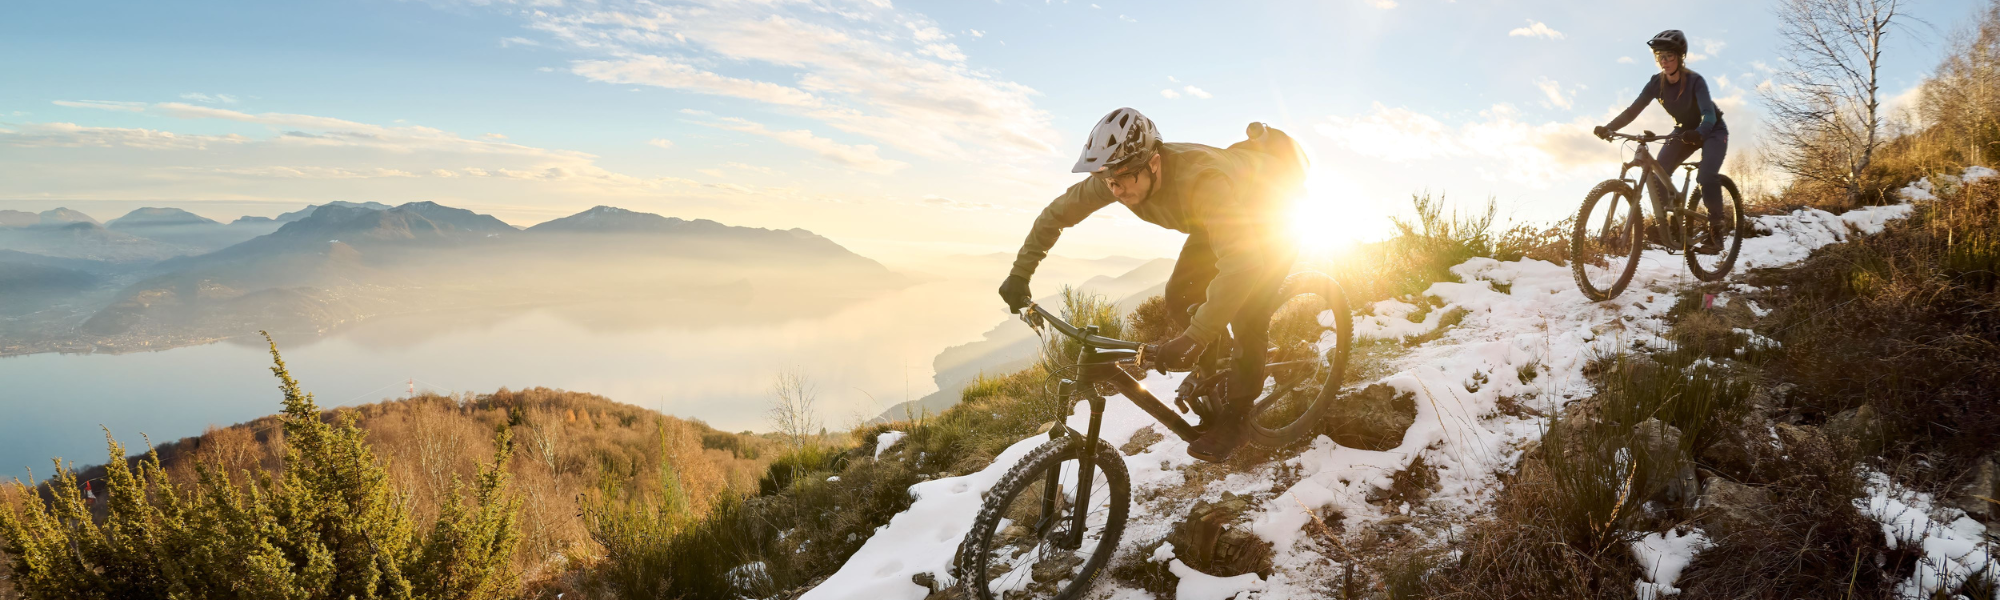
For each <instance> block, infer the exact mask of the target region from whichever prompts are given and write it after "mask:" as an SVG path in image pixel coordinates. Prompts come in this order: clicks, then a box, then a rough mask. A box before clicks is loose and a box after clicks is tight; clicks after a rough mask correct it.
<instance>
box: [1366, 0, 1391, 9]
mask: <svg viewBox="0 0 2000 600" xmlns="http://www.w3.org/2000/svg"><path fill="white" fill-rule="evenodd" d="M1368 3H1369V4H1371V5H1374V6H1375V8H1379V9H1382V10H1389V9H1391V8H1395V7H1396V0H1368Z"/></svg>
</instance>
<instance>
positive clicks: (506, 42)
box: [500, 36, 542, 48]
mask: <svg viewBox="0 0 2000 600" xmlns="http://www.w3.org/2000/svg"><path fill="white" fill-rule="evenodd" d="M540 45H542V43H541V42H537V41H535V40H531V39H528V38H524V37H518V36H517V37H509V38H501V39H500V47H501V48H506V47H509V46H540Z"/></svg>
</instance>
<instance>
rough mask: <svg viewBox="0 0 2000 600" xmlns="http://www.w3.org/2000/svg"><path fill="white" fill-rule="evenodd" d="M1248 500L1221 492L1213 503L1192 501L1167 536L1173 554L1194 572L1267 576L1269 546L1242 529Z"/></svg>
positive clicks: (1218, 574) (1219, 574)
mask: <svg viewBox="0 0 2000 600" xmlns="http://www.w3.org/2000/svg"><path fill="white" fill-rule="evenodd" d="M1250 508H1251V504H1250V499H1249V498H1246V497H1243V496H1238V495H1236V494H1232V493H1228V492H1224V493H1223V494H1222V498H1221V499H1219V500H1216V501H1215V502H1212V503H1211V502H1209V501H1206V500H1203V501H1200V502H1196V503H1195V505H1194V508H1193V509H1190V510H1189V511H1188V516H1187V519H1186V520H1184V521H1181V522H1180V523H1179V524H1178V525H1177V526H1175V528H1174V531H1173V532H1172V533H1169V534H1167V543H1169V544H1173V545H1174V554H1175V556H1177V557H1178V558H1180V559H1181V562H1182V563H1184V564H1186V565H1187V566H1189V567H1193V568H1194V569H1195V570H1197V571H1201V572H1203V573H1207V574H1209V575H1214V576H1217V577H1233V576H1236V575H1241V574H1244V573H1260V574H1269V573H1270V571H1271V555H1272V550H1271V543H1270V542H1266V541H1264V540H1263V539H1262V538H1259V537H1257V535H1256V534H1254V533H1251V532H1250V531H1249V528H1248V527H1246V526H1244V521H1245V520H1246V519H1244V516H1243V513H1245V512H1247V511H1249V510H1250Z"/></svg>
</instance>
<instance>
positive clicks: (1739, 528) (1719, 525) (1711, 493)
mask: <svg viewBox="0 0 2000 600" xmlns="http://www.w3.org/2000/svg"><path fill="white" fill-rule="evenodd" d="M1770 504H1771V496H1770V494H1768V493H1766V492H1765V491H1764V489H1763V488H1758V487H1753V486H1747V485H1743V484H1740V483H1736V482H1733V481H1729V480H1727V479H1723V478H1721V477H1710V478H1708V487H1707V489H1705V490H1702V492H1701V511H1702V514H1701V522H1702V527H1703V528H1704V529H1707V530H1708V532H1709V537H1710V538H1712V539H1721V538H1724V537H1727V536H1730V535H1735V534H1738V533H1743V532H1746V531H1750V530H1752V529H1754V528H1755V527H1756V526H1757V524H1759V523H1762V522H1763V519H1764V513H1765V511H1767V510H1769V508H1770Z"/></svg>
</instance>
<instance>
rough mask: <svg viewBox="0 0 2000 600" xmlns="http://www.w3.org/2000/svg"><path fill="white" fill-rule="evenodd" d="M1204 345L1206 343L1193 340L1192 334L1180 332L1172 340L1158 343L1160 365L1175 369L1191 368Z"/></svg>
mask: <svg viewBox="0 0 2000 600" xmlns="http://www.w3.org/2000/svg"><path fill="white" fill-rule="evenodd" d="M1206 347H1207V345H1206V344H1203V343H1201V342H1198V341H1195V339H1194V336H1191V335H1187V334H1181V336H1180V337H1177V338H1174V339H1173V340H1172V341H1169V342H1167V343H1165V344H1160V350H1159V352H1160V358H1159V359H1158V360H1159V363H1160V366H1163V367H1166V368H1169V369H1176V370H1186V369H1188V368H1192V367H1193V366H1194V359H1196V358H1200V357H1201V351H1202V350H1203V349H1204V348H1206Z"/></svg>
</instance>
